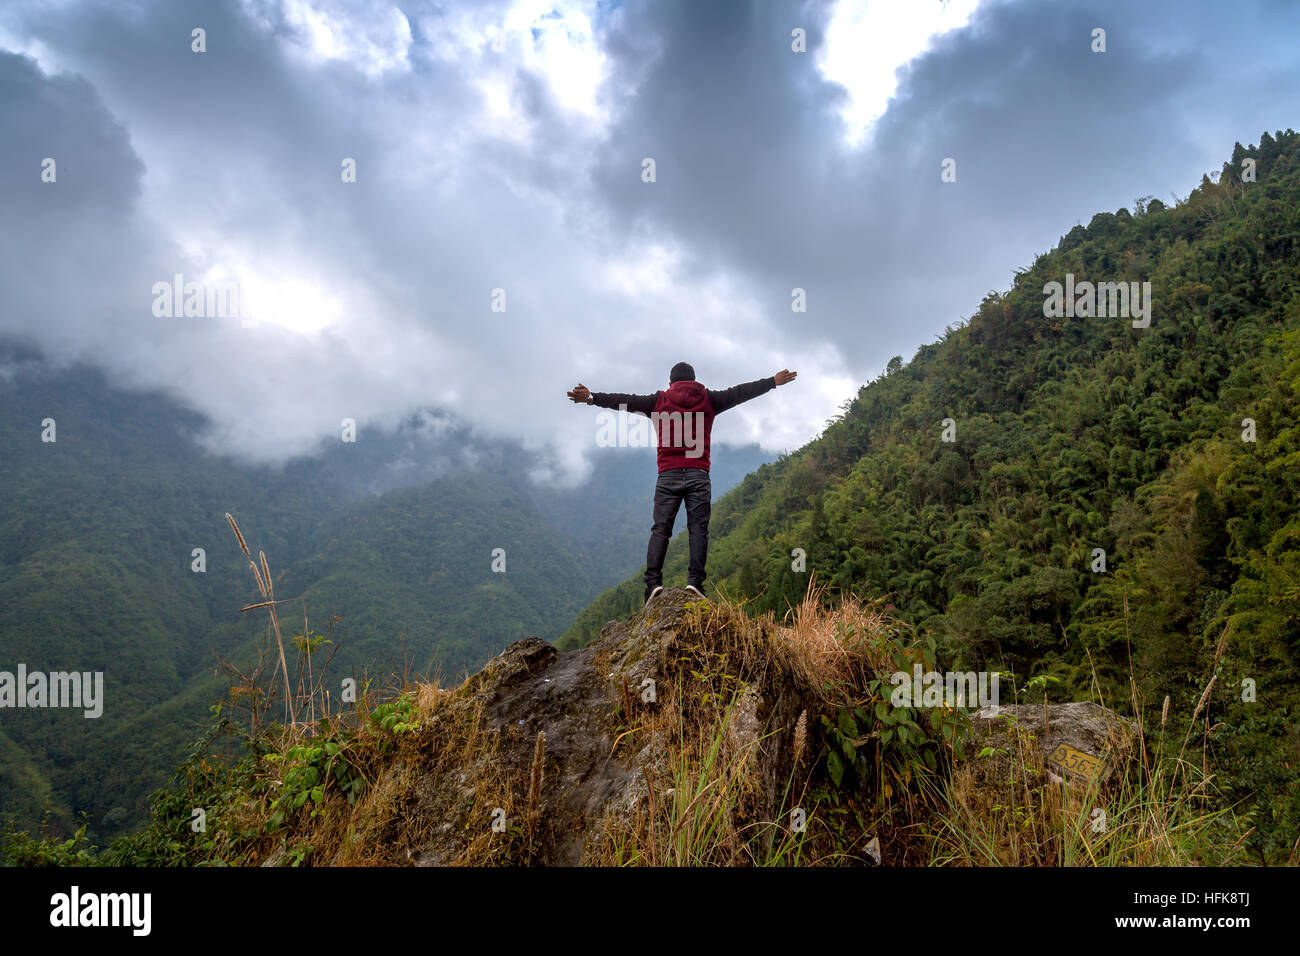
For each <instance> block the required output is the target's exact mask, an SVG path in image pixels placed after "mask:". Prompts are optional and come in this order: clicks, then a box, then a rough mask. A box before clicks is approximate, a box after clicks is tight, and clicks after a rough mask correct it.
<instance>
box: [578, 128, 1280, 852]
mask: <svg viewBox="0 0 1300 956" xmlns="http://www.w3.org/2000/svg"><path fill="white" fill-rule="evenodd" d="M1246 157H1253V158H1254V159H1255V160H1256V162H1257V170H1258V181H1257V182H1242V180H1241V170H1242V161H1243V160H1244V159H1245V158H1246ZM1067 273H1068V274H1073V276H1074V277H1075V281H1076V282H1081V281H1084V280H1088V281H1094V282H1104V281H1139V282H1140V281H1150V283H1151V289H1152V301H1153V303H1154V308H1153V312H1152V320H1151V323H1150V326H1149V327H1148V328H1133V327H1132V325H1131V322H1130V321H1129V320H1128V319H1125V318H1119V317H1116V318H1096V317H1091V318H1084V317H1079V318H1059V319H1050V318H1044V314H1043V313H1044V308H1043V305H1044V298H1045V296H1044V292H1043V287H1044V285H1045V284H1046V283H1048V282H1064V281H1065V277H1066V275H1067ZM1298 329H1300V136H1298V135H1297V134H1296V133H1294V132H1293V131H1291V130H1288V131H1286V132H1285V133H1278V134H1277V135H1276V136H1271V135H1269V134H1267V133H1266V134H1264V135H1263V137H1261V140H1260V142H1259V144H1258V145H1257V146H1251V147H1249V148H1247V147H1243V146H1241V145H1240V144H1237V146H1236V147H1235V149H1234V150H1233V154H1232V158H1231V160H1230V161H1229V162H1228V163H1225V164H1224V167H1223V169H1222V171H1221V172H1220V173H1219V174H1218V175H1217V176H1216V177H1214V179H1211V178H1210V177H1208V176H1207V177H1205V178H1204V179H1203V180H1202V182H1201V184H1200V186H1199V187H1197V188H1196V189H1195V190H1194V191H1193V192H1192V193H1191V194H1190V195H1189V196H1188V197H1187V198H1186V199H1185V200H1182V201H1180V202H1178V203H1176V204H1175V205H1173V206H1166V205H1165V204H1164V203H1162V202H1160V201H1159V200H1156V199H1149V198H1148V199H1144V200H1139V201H1138V202H1137V203H1136V204H1135V209H1134V211H1132V212H1130V211H1129V210H1126V209H1121V210H1118V211H1117V212H1115V213H1099V214H1097V215H1096V216H1094V217H1093V219H1092V221H1091V222H1090V223H1089V224H1088V225H1087V226H1086V227H1084V226H1076V227H1075V228H1074V229H1072V230H1071V231H1070V232H1069V233H1068V234H1067V235H1066V236H1065V237H1064V238H1063V239H1062V240H1061V242H1060V243H1059V244H1058V245H1057V247H1056V248H1055V249H1054V250H1052V251H1051V252H1050V253H1047V254H1044V255H1041V256H1039V257H1038V258H1037V259H1036V260H1035V262H1034V263H1033V264H1032V266H1030V267H1029V268H1027V269H1025V270H1023V271H1020V272H1018V273H1017V275H1016V279H1015V281H1014V283H1013V285H1012V287H1011V288H1010V289H1009V290H1007V291H1006V292H1002V293H990V294H989V295H988V296H987V297H985V299H984V301H983V302H982V303H981V304H980V307H979V309H978V311H977V312H976V313H975V315H973V316H972V317H971V318H970V320H969V321H968V322H965V323H963V324H960V325H958V326H955V327H952V328H950V329H949V330H948V331H947V332H946V334H945V335H944V336H943V337H942V338H941V340H940V341H938V342H936V343H934V344H931V345H927V346H924V347H922V348H921V349H919V350H918V352H917V354H916V356H915V357H914V358H913V360H912V361H911V362H910V363H908V364H906V365H904V364H903V362H902V361H901V359H894V360H892V361H891V362H890V363H889V365H888V367H887V369H886V371H885V373H884V374H883V375H881V376H880V377H879V378H878V379H876V380H875V381H874V382H872V383H871V384H869V385H867V386H865V387H863V388H862V389H861V390H860V392H859V394H858V396H857V398H856V399H855V400H854V401H852V402H850V403H848V404H847V405H846V406H845V408H844V410H843V414H842V415H840V416H839V417H838V418H837V419H836V420H835V421H833V422H831V423H830V424H829V425H828V427H827V428H826V431H825V433H824V434H823V435H822V436H821V437H820V438H818V439H817V440H816V441H814V442H812V443H810V444H809V445H807V446H806V447H804V448H803V449H801V450H800V451H798V452H797V453H795V454H792V455H789V456H787V457H784V458H782V459H781V460H780V461H779V462H777V463H774V464H771V465H766V466H764V467H763V468H760V469H759V470H758V471H757V472H756V473H755V474H753V475H751V476H750V477H749V478H747V479H746V480H745V481H744V482H743V483H742V484H741V485H740V487H738V488H737V489H735V490H734V491H733V492H731V493H730V494H729V495H728V496H726V497H725V498H724V499H723V500H722V501H721V502H720V503H719V505H718V506H716V507H715V509H714V517H713V521H712V525H711V531H712V535H711V543H710V553H709V558H710V572H711V574H712V578H711V581H710V584H711V585H712V586H715V587H717V588H718V589H719V590H720V591H721V592H723V593H726V594H731V595H734V596H736V597H738V598H741V599H745V600H748V601H750V602H751V606H752V607H753V608H754V609H755V610H757V611H764V610H775V611H778V612H779V611H782V610H783V609H784V608H786V607H787V606H789V605H790V604H792V603H797V602H798V601H799V600H800V597H801V595H802V594H803V593H804V592H805V590H806V588H807V582H808V579H809V576H810V575H811V574H813V573H816V575H817V577H818V580H820V581H823V582H826V583H827V584H829V585H830V586H831V587H832V588H833V589H834V590H835V591H836V592H837V593H840V594H843V595H848V594H859V595H864V596H871V597H874V596H877V595H887V596H888V599H889V600H890V601H891V602H893V603H894V604H895V605H896V606H897V611H898V613H899V614H900V615H901V617H902V618H903V619H904V620H905V621H907V622H908V623H910V624H911V625H913V626H914V627H916V628H917V629H918V630H919V631H920V632H921V633H923V634H926V635H928V636H930V637H931V638H933V640H934V641H935V643H936V646H937V649H938V653H939V657H940V659H941V660H942V661H943V662H944V664H945V666H948V665H952V666H954V667H957V668H959V669H963V670H965V669H974V668H985V669H997V670H1010V671H1013V672H1017V673H1025V674H1029V673H1034V674H1042V675H1048V676H1051V677H1053V678H1056V679H1057V680H1059V684H1056V685H1052V686H1051V687H1050V688H1049V689H1048V693H1049V694H1050V696H1051V698H1052V699H1054V700H1065V699H1084V698H1090V697H1094V696H1097V695H1100V697H1101V698H1102V700H1103V701H1104V702H1106V703H1108V704H1109V705H1110V706H1114V707H1119V708H1122V709H1125V710H1127V711H1129V712H1131V713H1133V714H1135V715H1136V716H1141V715H1142V714H1144V713H1146V712H1148V711H1150V710H1152V709H1155V710H1156V711H1159V710H1160V709H1161V708H1162V705H1163V702H1164V699H1165V698H1166V697H1168V698H1170V700H1171V702H1172V708H1173V712H1174V713H1181V714H1189V713H1192V712H1193V711H1195V710H1197V708H1196V706H1195V705H1196V704H1197V701H1198V699H1199V697H1200V695H1201V693H1202V691H1203V688H1204V675H1205V674H1206V673H1207V672H1210V673H1213V674H1214V675H1215V679H1214V683H1213V687H1212V689H1211V691H1210V697H1209V699H1208V700H1207V702H1206V706H1205V707H1204V709H1203V711H1202V714H1201V717H1200V720H1201V726H1200V727H1199V731H1198V732H1199V734H1200V736H1201V738H1202V740H1203V742H1204V744H1205V747H1206V753H1207V760H1208V761H1209V764H1210V766H1211V767H1212V768H1213V771H1214V774H1215V776H1216V781H1217V783H1218V785H1220V786H1221V787H1223V788H1224V790H1225V791H1226V793H1227V794H1228V799H1229V800H1230V801H1238V802H1240V804H1241V806H1242V807H1243V808H1244V809H1242V813H1243V817H1244V819H1245V820H1246V821H1247V823H1248V825H1249V826H1250V827H1253V828H1254V830H1253V832H1252V834H1251V836H1250V839H1249V841H1248V846H1249V848H1250V851H1251V852H1252V853H1253V858H1254V859H1257V860H1268V861H1284V860H1286V859H1288V858H1289V857H1290V855H1291V853H1292V848H1293V847H1294V846H1296V844H1297V841H1298V840H1300V788H1297V787H1296V786H1295V781H1296V779H1297V776H1300V733H1298V732H1297V722H1300V681H1298V680H1297V677H1300V505H1298V504H1297V502H1298V501H1300V495H1298V494H1297V492H1300V468H1298V467H1297V465H1300V391H1298V389H1300V337H1298V335H1300V333H1298V331H1297V330H1298ZM945 419H951V420H952V421H953V422H954V423H955V427H956V441H954V442H945V441H942V440H941V430H942V428H943V427H944V426H943V422H944V420H945ZM1246 419H1250V420H1252V421H1253V423H1254V426H1253V427H1254V434H1255V437H1256V440H1254V441H1243V435H1245V436H1246V437H1249V435H1250V432H1249V429H1250V428H1251V423H1250V422H1247V421H1245V420H1246ZM794 549H803V551H804V552H805V553H806V555H807V566H806V570H803V571H798V570H794V569H793V568H792V565H793V563H794V562H792V552H793V551H794ZM1095 549H1104V552H1105V570H1104V571H1102V570H1100V567H1101V566H1100V564H1099V563H1098V558H1099V555H1098V553H1097V552H1096V550H1095ZM1094 567H1095V568H1097V569H1096V570H1094ZM666 575H667V576H668V578H669V580H672V579H673V576H674V575H676V576H677V577H678V579H681V578H683V577H684V575H685V548H684V546H683V542H681V541H680V540H679V541H677V542H674V548H673V550H672V552H671V553H670V556H669V562H668V566H667V568H666ZM639 594H640V585H639V582H638V581H637V580H635V579H633V580H629V581H626V582H624V583H623V584H621V585H619V586H618V587H617V588H615V589H613V590H612V591H610V592H607V593H606V594H605V595H603V596H602V597H601V599H600V600H598V601H597V602H596V603H595V604H593V605H592V606H591V607H590V608H588V609H587V610H586V611H584V612H583V613H582V614H580V615H579V617H578V619H577V621H576V622H575V624H574V626H573V627H572V628H571V629H570V631H569V632H567V633H566V635H565V636H564V637H563V638H562V639H561V642H560V643H561V646H569V647H571V646H578V645H580V644H583V643H586V642H587V641H589V640H591V639H592V637H593V636H594V635H595V634H596V633H597V632H598V630H599V628H600V626H601V625H602V624H603V623H604V622H605V621H606V620H608V619H610V618H613V617H617V616H620V615H622V614H625V613H627V611H628V610H630V609H632V608H634V607H636V606H637V605H638V604H639ZM1221 638H1222V641H1221ZM1130 678H1131V681H1132V683H1131V685H1130ZM1243 682H1245V683H1243Z"/></svg>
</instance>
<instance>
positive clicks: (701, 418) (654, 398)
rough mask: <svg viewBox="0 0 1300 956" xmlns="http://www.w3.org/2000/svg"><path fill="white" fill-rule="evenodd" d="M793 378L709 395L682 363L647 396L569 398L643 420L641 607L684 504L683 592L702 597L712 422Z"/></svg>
mask: <svg viewBox="0 0 1300 956" xmlns="http://www.w3.org/2000/svg"><path fill="white" fill-rule="evenodd" d="M798 374H799V373H798V372H791V371H790V370H789V369H782V370H781V371H779V372H777V373H776V374H775V375H773V376H771V377H770V378H760V379H759V380H758V381H756V382H746V383H745V384H744V385H735V386H733V387H731V388H728V389H724V390H722V391H720V392H715V391H713V390H712V389H708V388H705V387H704V386H703V385H701V384H700V383H699V382H697V381H695V369H693V368H691V367H690V366H689V365H687V364H686V363H685V362H678V363H677V364H676V365H674V366H673V369H672V372H671V373H670V374H669V376H668V388H667V389H665V390H664V391H661V392H655V393H654V394H653V395H626V394H623V393H620V392H593V391H591V390H590V389H588V388H587V386H585V385H581V384H580V385H578V386H576V387H575V388H574V389H573V391H571V392H569V393H568V395H569V398H570V399H571V400H573V401H574V402H576V403H578V404H580V405H598V406H600V407H601V408H617V409H621V410H625V411H629V412H636V413H638V414H641V415H645V416H647V417H649V419H650V422H651V427H652V428H653V430H654V433H655V440H656V445H657V447H658V457H659V480H658V482H657V483H656V484H655V504H654V526H653V527H652V528H651V529H650V544H649V545H648V546H647V547H646V554H645V600H646V604H649V603H650V600H651V599H652V598H653V597H654V596H655V595H656V594H658V593H659V592H660V591H662V590H663V583H664V555H666V554H667V553H668V540H669V538H671V537H672V534H673V524H674V522H676V520H677V509H678V508H679V507H680V506H681V504H682V502H683V501H684V502H685V503H686V529H687V533H688V534H689V535H690V545H691V561H690V569H689V571H688V572H687V577H686V588H687V590H689V591H694V592H695V593H696V594H698V595H699V596H700V597H704V565H705V563H706V561H707V560H708V555H709V511H710V500H711V499H712V497H713V488H712V485H711V484H710V483H709V436H710V434H711V433H712V431H713V418H714V416H715V415H720V414H721V413H723V412H725V411H726V410H727V409H729V408H734V407H735V406H737V405H739V404H740V403H741V402H747V401H749V400H750V399H751V398H757V397H758V396H760V395H762V394H763V393H764V392H767V391H771V390H772V389H773V388H776V386H778V385H784V384H786V383H787V382H793V381H794V380H795V376H797V375H798Z"/></svg>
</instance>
